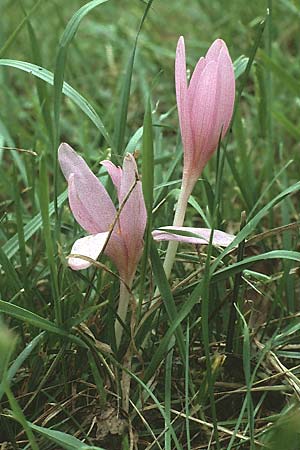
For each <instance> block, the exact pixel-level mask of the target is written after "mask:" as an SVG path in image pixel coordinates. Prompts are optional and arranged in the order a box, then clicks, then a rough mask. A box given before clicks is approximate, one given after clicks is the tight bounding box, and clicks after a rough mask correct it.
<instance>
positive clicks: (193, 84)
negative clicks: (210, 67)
mask: <svg viewBox="0 0 300 450" xmlns="http://www.w3.org/2000/svg"><path fill="white" fill-rule="evenodd" d="M205 66H206V61H205V59H204V58H203V57H202V58H200V59H199V61H198V62H197V64H196V67H195V69H194V72H193V75H192V77H191V80H190V84H189V87H188V92H189V94H188V95H189V97H190V98H194V95H195V91H196V89H197V86H198V82H199V78H200V77H201V74H202V72H203V70H204V69H205Z"/></svg>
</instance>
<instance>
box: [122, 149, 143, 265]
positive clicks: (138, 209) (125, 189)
mask: <svg viewBox="0 0 300 450" xmlns="http://www.w3.org/2000/svg"><path fill="white" fill-rule="evenodd" d="M137 177H138V174H137V166H136V162H135V159H134V157H133V155H132V154H130V153H128V154H127V155H126V156H125V158H124V163H123V174H122V180H121V188H120V206H121V205H122V204H123V202H124V201H125V199H126V202H125V203H124V206H123V208H122V211H121V213H120V228H121V235H122V238H123V239H124V242H125V245H126V248H127V251H128V261H129V264H130V265H131V270H132V271H135V269H136V265H137V263H138V261H139V259H140V256H141V253H142V249H143V235H144V232H145V227H146V222H147V212H146V207H145V202H144V197H143V192H142V184H141V182H140V181H139V180H138V181H136V180H137ZM134 185H135V186H134ZM133 186H134V188H133ZM130 191H131V192H130ZM129 193H130V194H129ZM128 194H129V196H128Z"/></svg>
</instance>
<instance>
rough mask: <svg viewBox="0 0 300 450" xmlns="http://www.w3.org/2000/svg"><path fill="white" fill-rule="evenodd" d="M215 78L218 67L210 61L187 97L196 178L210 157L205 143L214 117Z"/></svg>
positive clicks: (215, 100)
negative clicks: (191, 93)
mask: <svg viewBox="0 0 300 450" xmlns="http://www.w3.org/2000/svg"><path fill="white" fill-rule="evenodd" d="M217 76H218V65H217V63H216V62H215V61H210V62H209V63H208V64H207V65H206V66H205V69H204V70H203V72H202V74H201V76H200V77H199V80H198V86H197V89H196V90H195V94H194V97H193V98H192V97H190V96H189V105H190V110H191V128H192V133H193V142H194V148H195V150H194V161H193V163H194V164H193V167H194V170H195V172H198V176H199V175H200V172H201V170H202V169H203V167H204V165H205V164H206V162H207V160H208V159H209V157H210V155H208V154H207V150H208V149H207V143H209V142H210V138H211V129H212V125H213V123H214V120H215V115H216V111H215V105H216V102H217V101H218V99H217V98H216V92H217Z"/></svg>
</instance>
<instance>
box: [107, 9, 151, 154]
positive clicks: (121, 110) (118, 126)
mask: <svg viewBox="0 0 300 450" xmlns="http://www.w3.org/2000/svg"><path fill="white" fill-rule="evenodd" d="M152 3H153V0H149V1H148V3H147V4H146V8H145V11H144V14H143V17H142V19H141V22H140V25H139V28H138V31H137V34H136V37H135V40H134V44H133V49H132V51H131V54H130V57H129V58H128V63H127V67H126V71H125V75H124V79H123V83H122V88H121V94H120V103H119V105H118V107H117V114H116V119H115V133H114V148H115V149H116V152H117V155H121V154H122V153H123V148H124V139H125V129H126V122H127V114H128V105H129V96H130V89H131V80H132V73H133V64H134V59H135V53H136V49H137V44H138V38H139V35H140V32H141V30H142V27H143V25H144V22H145V20H146V17H147V15H148V12H149V10H150V8H151V5H152Z"/></svg>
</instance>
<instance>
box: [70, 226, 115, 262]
mask: <svg viewBox="0 0 300 450" xmlns="http://www.w3.org/2000/svg"><path fill="white" fill-rule="evenodd" d="M107 237H108V232H105V233H98V234H91V235H89V236H85V237H83V238H80V239H77V241H75V242H74V244H73V247H72V250H71V254H72V255H83V256H87V257H88V258H92V259H94V260H97V258H98V256H99V255H100V253H101V250H102V249H103V246H104V244H105V242H106V239H107ZM68 264H69V266H70V267H71V269H73V270H81V269H86V268H87V267H90V266H91V263H90V262H88V261H86V260H84V259H80V258H69V260H68Z"/></svg>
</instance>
